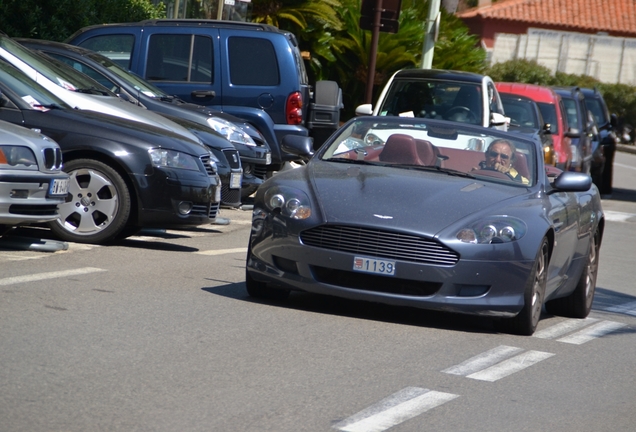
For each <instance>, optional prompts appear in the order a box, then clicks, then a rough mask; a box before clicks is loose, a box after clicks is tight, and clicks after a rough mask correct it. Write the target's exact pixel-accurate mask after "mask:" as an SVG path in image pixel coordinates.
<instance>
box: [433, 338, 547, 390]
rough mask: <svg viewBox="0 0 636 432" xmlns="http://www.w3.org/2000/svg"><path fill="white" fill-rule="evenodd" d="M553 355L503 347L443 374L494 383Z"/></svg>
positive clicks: (473, 358)
mask: <svg viewBox="0 0 636 432" xmlns="http://www.w3.org/2000/svg"><path fill="white" fill-rule="evenodd" d="M553 355H554V354H553V353H548V352H542V351H524V350H523V349H521V348H516V347H509V346H505V345H501V346H499V347H497V348H494V349H492V350H490V351H486V352H485V353H482V354H478V355H476V356H475V357H472V358H470V359H468V360H466V361H465V362H463V363H460V364H459V365H456V366H453V367H450V368H448V369H445V370H443V371H442V372H445V373H448V374H452V375H460V376H465V377H466V378H471V379H476V380H480V381H489V382H494V381H497V380H500V379H501V378H505V377H507V376H508V375H512V374H513V373H515V372H519V371H521V370H523V369H526V368H528V367H530V366H532V365H534V364H536V363H538V362H540V361H543V360H545V359H547V358H550V357H552V356H553Z"/></svg>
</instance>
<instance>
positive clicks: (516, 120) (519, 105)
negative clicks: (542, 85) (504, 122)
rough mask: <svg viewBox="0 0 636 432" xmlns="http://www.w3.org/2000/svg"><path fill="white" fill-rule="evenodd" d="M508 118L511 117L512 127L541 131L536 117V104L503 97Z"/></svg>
mask: <svg viewBox="0 0 636 432" xmlns="http://www.w3.org/2000/svg"><path fill="white" fill-rule="evenodd" d="M501 101H502V102H503V106H504V111H505V112H506V116H508V117H510V126H518V127H527V128H532V129H539V128H540V127H541V126H540V125H539V119H538V118H537V116H536V113H535V108H534V107H533V104H534V102H532V101H530V100H527V99H522V98H514V97H502V98H501Z"/></svg>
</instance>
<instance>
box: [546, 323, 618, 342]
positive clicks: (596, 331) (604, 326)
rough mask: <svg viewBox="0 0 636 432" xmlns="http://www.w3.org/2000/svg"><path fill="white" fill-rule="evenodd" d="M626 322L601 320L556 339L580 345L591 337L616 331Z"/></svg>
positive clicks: (594, 337)
mask: <svg viewBox="0 0 636 432" xmlns="http://www.w3.org/2000/svg"><path fill="white" fill-rule="evenodd" d="M626 325H627V324H623V323H618V322H614V321H601V322H599V323H596V324H593V325H591V326H589V327H587V328H585V329H583V330H581V331H579V332H576V333H574V334H571V335H569V336H566V337H563V338H561V339H557V341H558V342H565V343H569V344H574V345H581V344H584V343H585V342H589V341H591V340H592V339H596V338H599V337H601V336H605V335H606V334H608V333H611V332H613V331H616V330H618V329H620V328H621V327H625V326H626Z"/></svg>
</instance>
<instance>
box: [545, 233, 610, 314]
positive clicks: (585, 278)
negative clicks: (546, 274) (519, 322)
mask: <svg viewBox="0 0 636 432" xmlns="http://www.w3.org/2000/svg"><path fill="white" fill-rule="evenodd" d="M600 249H601V232H600V230H599V229H598V228H597V229H596V231H595V232H594V235H593V236H592V237H591V238H590V249H589V251H588V254H587V262H586V263H585V269H583V272H582V273H581V277H580V279H579V281H578V283H577V285H576V288H575V289H574V291H573V292H572V294H570V295H569V296H567V297H563V298H558V299H554V300H550V301H549V302H547V303H546V304H545V308H546V311H548V312H549V313H551V314H554V315H560V316H566V317H570V318H585V317H587V316H588V315H589V313H590V310H592V302H593V301H594V291H595V290H596V276H597V274H598V258H599V252H600Z"/></svg>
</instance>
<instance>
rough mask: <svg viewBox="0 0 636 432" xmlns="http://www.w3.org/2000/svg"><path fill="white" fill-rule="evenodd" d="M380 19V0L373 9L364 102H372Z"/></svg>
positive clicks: (377, 0)
mask: <svg viewBox="0 0 636 432" xmlns="http://www.w3.org/2000/svg"><path fill="white" fill-rule="evenodd" d="M381 19H382V0H376V1H375V9H374V10H373V30H371V50H370V52H369V71H368V73H367V91H366V94H365V97H364V102H365V103H368V104H370V103H373V100H372V99H373V82H374V81H375V61H376V57H377V54H378V40H379V39H380V26H381Z"/></svg>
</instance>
